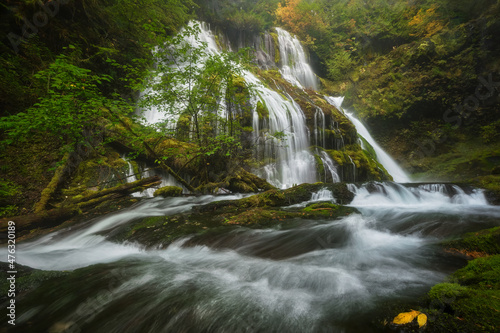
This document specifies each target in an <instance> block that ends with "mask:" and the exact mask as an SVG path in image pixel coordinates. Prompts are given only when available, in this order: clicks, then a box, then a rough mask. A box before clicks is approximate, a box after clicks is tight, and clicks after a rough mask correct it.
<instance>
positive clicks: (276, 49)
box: [269, 32, 281, 64]
mask: <svg viewBox="0 0 500 333" xmlns="http://www.w3.org/2000/svg"><path fill="white" fill-rule="evenodd" d="M269 34H270V35H271V37H272V38H273V45H274V63H275V64H279V62H280V60H281V59H280V49H279V42H278V34H277V33H275V32H270V33H269Z"/></svg>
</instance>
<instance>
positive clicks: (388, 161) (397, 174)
mask: <svg viewBox="0 0 500 333" xmlns="http://www.w3.org/2000/svg"><path fill="white" fill-rule="evenodd" d="M326 100H327V101H328V102H329V103H331V104H332V105H333V106H335V107H336V108H337V109H339V110H342V111H343V112H344V114H345V115H346V116H347V117H348V118H349V120H350V121H351V122H352V123H353V124H354V126H355V127H356V131H357V132H358V135H360V136H361V137H363V139H365V140H366V141H367V142H368V143H369V144H370V145H371V146H372V147H373V150H375V153H376V154H377V160H378V161H379V163H380V164H382V165H383V166H384V168H385V169H386V170H387V172H388V173H389V174H390V175H391V176H392V178H393V179H394V181H397V182H400V183H408V182H410V181H411V180H410V178H409V177H408V176H407V175H406V173H405V172H404V171H403V169H401V167H399V165H398V164H397V163H396V162H395V161H394V160H393V159H392V158H391V157H390V156H389V155H388V154H387V153H386V152H385V151H384V150H383V149H382V148H381V147H380V146H379V145H378V144H377V142H376V141H375V140H374V139H373V138H372V136H371V134H370V132H368V130H367V129H366V127H365V126H364V125H363V124H362V123H361V122H360V121H359V120H358V119H357V118H356V117H354V115H353V114H352V113H348V112H345V111H344V110H343V109H342V102H343V100H344V98H343V97H328V98H326Z"/></svg>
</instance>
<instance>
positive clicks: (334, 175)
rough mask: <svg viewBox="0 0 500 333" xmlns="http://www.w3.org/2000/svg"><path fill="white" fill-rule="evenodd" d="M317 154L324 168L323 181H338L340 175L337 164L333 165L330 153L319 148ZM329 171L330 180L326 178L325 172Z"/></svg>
mask: <svg viewBox="0 0 500 333" xmlns="http://www.w3.org/2000/svg"><path fill="white" fill-rule="evenodd" d="M319 156H320V159H321V162H322V163H323V167H324V169H325V183H326V182H332V183H338V182H340V181H341V180H340V176H339V174H338V170H337V166H336V165H335V162H334V161H333V160H332V158H331V157H330V155H328V154H327V153H326V152H325V151H323V150H321V151H320V152H319ZM327 170H328V172H329V173H330V175H331V180H329V179H328V178H327V174H326V172H327Z"/></svg>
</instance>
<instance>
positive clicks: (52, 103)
mask: <svg viewBox="0 0 500 333" xmlns="http://www.w3.org/2000/svg"><path fill="white" fill-rule="evenodd" d="M34 78H35V79H37V80H39V82H40V83H41V84H42V85H44V86H46V89H47V91H46V95H45V96H43V97H41V98H40V99H39V102H38V103H36V104H35V105H34V106H33V107H31V108H29V109H27V110H26V111H25V112H19V113H17V114H15V115H11V116H9V117H3V118H1V119H0V127H1V128H2V129H3V130H5V131H6V134H7V139H6V140H5V141H4V143H7V144H8V143H12V142H13V140H23V138H26V137H28V136H29V135H30V133H32V132H48V133H51V134H54V135H57V136H58V138H59V140H60V141H61V142H63V143H65V144H67V145H69V146H74V145H75V144H79V143H87V144H92V141H93V137H95V136H97V135H99V131H100V130H101V129H100V128H99V125H98V124H99V122H100V121H99V119H100V118H102V117H105V116H106V115H107V109H108V108H109V109H112V110H113V111H120V112H123V110H126V111H128V110H129V109H128V108H127V106H126V105H125V104H124V103H122V102H121V101H119V100H112V99H109V98H106V97H104V96H103V94H102V93H101V91H100V89H99V85H100V84H101V83H103V82H106V81H107V82H110V81H111V77H110V76H108V75H97V74H92V73H91V71H90V70H88V69H84V68H81V67H78V66H76V65H74V64H72V63H71V61H70V59H69V58H68V57H67V56H66V55H64V54H61V55H59V56H58V57H57V58H56V60H55V61H54V62H53V63H52V64H51V65H50V66H49V67H48V68H47V69H45V70H41V71H40V72H38V73H37V74H35V75H34Z"/></svg>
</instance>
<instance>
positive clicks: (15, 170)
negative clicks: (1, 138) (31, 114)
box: [0, 135, 62, 217]
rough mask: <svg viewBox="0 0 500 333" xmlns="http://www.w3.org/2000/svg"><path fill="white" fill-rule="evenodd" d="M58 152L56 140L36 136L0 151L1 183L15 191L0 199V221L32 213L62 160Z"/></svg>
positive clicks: (58, 147)
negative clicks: (0, 200) (4, 218)
mask: <svg viewBox="0 0 500 333" xmlns="http://www.w3.org/2000/svg"><path fill="white" fill-rule="evenodd" d="M60 148H61V147H60V146H59V145H58V143H57V140H56V139H55V138H54V140H52V139H51V137H50V136H47V135H44V136H39V135H36V136H32V137H31V138H27V139H26V140H24V141H19V142H17V143H14V144H12V145H9V146H5V147H3V149H0V165H1V167H0V180H8V187H9V189H15V190H14V191H11V192H12V193H11V195H8V196H5V197H4V198H1V199H2V202H1V204H2V207H0V213H1V215H0V217H2V216H14V215H20V214H28V213H31V212H32V211H33V207H34V205H35V203H36V202H37V201H38V200H40V195H41V192H42V190H43V189H44V188H45V187H46V186H47V184H48V183H49V182H50V180H51V179H52V177H53V175H54V172H55V169H56V167H57V165H58V162H59V161H60V159H61V158H62V154H60V153H59V150H60ZM8 206H11V209H7V210H6V208H7V207H8Z"/></svg>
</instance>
